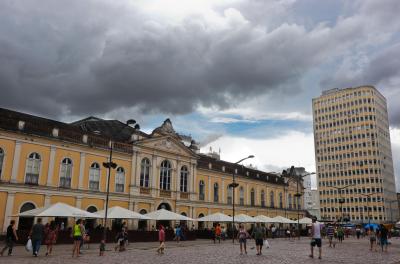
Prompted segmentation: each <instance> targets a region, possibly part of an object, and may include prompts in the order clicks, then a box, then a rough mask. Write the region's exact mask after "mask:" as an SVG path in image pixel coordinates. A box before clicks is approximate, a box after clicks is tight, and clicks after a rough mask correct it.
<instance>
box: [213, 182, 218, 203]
mask: <svg viewBox="0 0 400 264" xmlns="http://www.w3.org/2000/svg"><path fill="white" fill-rule="evenodd" d="M218 191H219V186H218V183H217V182H216V183H214V202H216V203H217V202H218V200H219V195H218Z"/></svg>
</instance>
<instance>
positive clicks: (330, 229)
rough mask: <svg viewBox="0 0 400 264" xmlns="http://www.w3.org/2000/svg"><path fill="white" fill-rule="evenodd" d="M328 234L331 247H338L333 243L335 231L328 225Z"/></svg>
mask: <svg viewBox="0 0 400 264" xmlns="http://www.w3.org/2000/svg"><path fill="white" fill-rule="evenodd" d="M326 234H327V236H328V241H329V247H332V246H333V247H336V242H335V241H333V236H334V235H335V229H334V228H333V226H332V225H331V224H329V225H328V228H327V229H326Z"/></svg>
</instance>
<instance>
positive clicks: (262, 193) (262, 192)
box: [261, 190, 265, 207]
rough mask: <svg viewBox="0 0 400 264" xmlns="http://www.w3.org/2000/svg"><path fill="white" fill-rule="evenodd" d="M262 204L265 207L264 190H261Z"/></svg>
mask: <svg viewBox="0 0 400 264" xmlns="http://www.w3.org/2000/svg"><path fill="white" fill-rule="evenodd" d="M261 206H262V207H265V193H264V190H262V191H261Z"/></svg>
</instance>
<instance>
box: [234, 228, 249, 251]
mask: <svg viewBox="0 0 400 264" xmlns="http://www.w3.org/2000/svg"><path fill="white" fill-rule="evenodd" d="M249 237H250V235H249V233H248V232H247V231H246V229H245V228H244V226H243V225H239V232H238V236H237V238H238V240H239V244H240V255H243V249H244V253H245V254H246V255H247V248H246V240H247V238H249Z"/></svg>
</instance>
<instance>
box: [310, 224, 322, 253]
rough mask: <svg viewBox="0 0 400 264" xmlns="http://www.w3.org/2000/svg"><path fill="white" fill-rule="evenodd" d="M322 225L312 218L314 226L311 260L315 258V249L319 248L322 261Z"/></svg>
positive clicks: (312, 229)
mask: <svg viewBox="0 0 400 264" xmlns="http://www.w3.org/2000/svg"><path fill="white" fill-rule="evenodd" d="M321 227H322V224H321V223H317V218H316V217H315V216H314V217H313V218H312V226H311V237H312V238H311V254H310V258H313V257H314V247H315V246H317V247H318V249H319V256H318V258H319V259H321V251H322V248H321V246H322V241H321Z"/></svg>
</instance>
